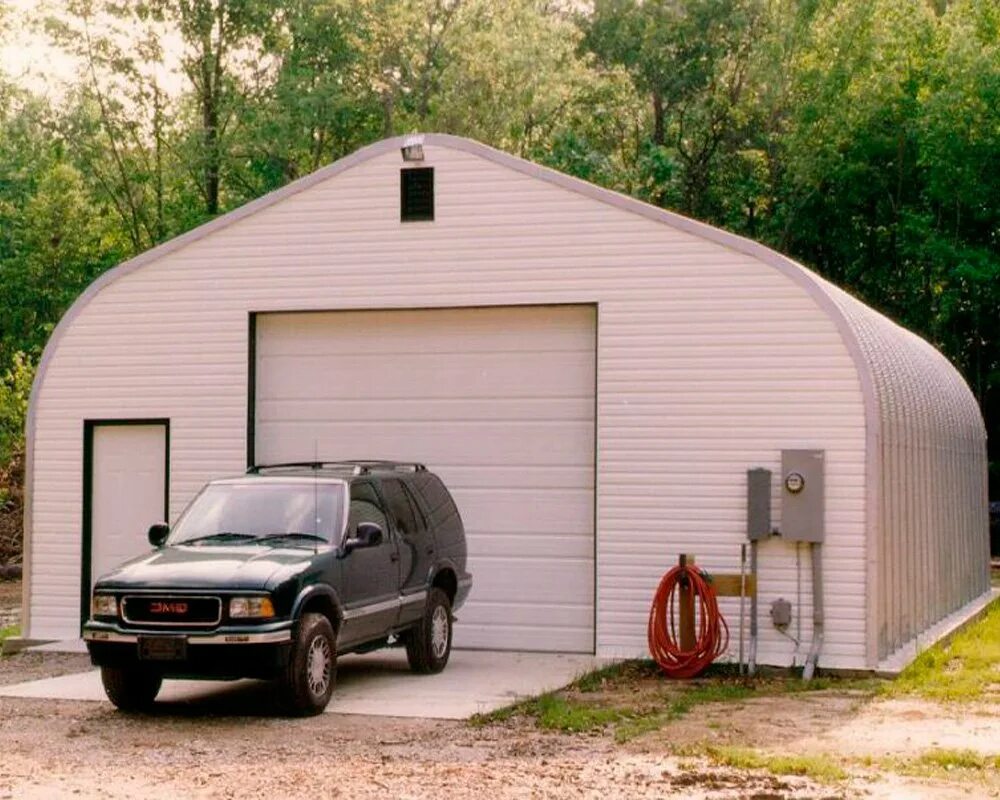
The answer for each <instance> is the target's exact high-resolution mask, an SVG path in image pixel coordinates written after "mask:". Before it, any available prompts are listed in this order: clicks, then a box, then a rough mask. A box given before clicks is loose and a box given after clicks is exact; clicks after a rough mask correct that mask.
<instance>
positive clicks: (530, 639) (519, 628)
mask: <svg viewBox="0 0 1000 800" xmlns="http://www.w3.org/2000/svg"><path fill="white" fill-rule="evenodd" d="M460 613H461V612H460ZM539 616H541V615H539ZM593 630H594V628H593V622H591V623H590V624H589V625H588V626H587V627H586V628H584V627H579V628H575V627H572V628H570V627H563V628H560V627H556V626H554V625H549V624H548V623H546V624H544V625H534V626H528V625H504V624H501V623H497V622H490V623H487V624H478V625H477V624H473V623H466V622H465V620H464V619H462V620H461V621H460V622H459V624H458V625H456V626H455V643H456V646H461V647H467V648H470V649H477V650H495V649H497V644H496V643H497V642H508V641H514V642H517V643H518V645H517V647H516V649H518V650H537V651H545V652H554V653H575V652H593V645H591V646H590V648H589V650H586V651H581V650H580V642H581V641H583V640H584V639H585V638H587V637H592V636H593ZM459 637H461V645H459V644H458V640H459Z"/></svg>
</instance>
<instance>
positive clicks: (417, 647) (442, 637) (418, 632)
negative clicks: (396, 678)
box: [406, 588, 452, 674]
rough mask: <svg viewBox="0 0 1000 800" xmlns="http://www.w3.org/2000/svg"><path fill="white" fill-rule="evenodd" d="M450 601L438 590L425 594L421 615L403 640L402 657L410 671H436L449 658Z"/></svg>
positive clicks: (438, 670)
mask: <svg viewBox="0 0 1000 800" xmlns="http://www.w3.org/2000/svg"><path fill="white" fill-rule="evenodd" d="M451 622H452V618H451V601H450V600H449V599H448V595H446V594H445V593H444V592H443V591H441V590H440V589H438V588H434V589H431V590H430V592H429V593H428V595H427V607H426V608H425V609H424V616H423V618H422V619H421V620H420V622H418V623H417V624H416V625H415V626H414V627H413V628H412V629H411V630H410V632H409V634H408V635H407V637H406V658H407V660H408V661H409V662H410V669H412V670H413V671H414V672H422V673H424V674H430V673H434V672H440V671H441V670H443V669H444V668H445V665H446V664H447V663H448V656H450V655H451Z"/></svg>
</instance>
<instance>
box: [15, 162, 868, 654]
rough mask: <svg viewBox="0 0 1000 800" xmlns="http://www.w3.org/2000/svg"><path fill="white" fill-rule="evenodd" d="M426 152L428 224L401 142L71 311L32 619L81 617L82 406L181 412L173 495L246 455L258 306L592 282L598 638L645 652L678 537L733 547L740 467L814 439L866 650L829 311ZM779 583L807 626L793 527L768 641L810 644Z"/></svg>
mask: <svg viewBox="0 0 1000 800" xmlns="http://www.w3.org/2000/svg"><path fill="white" fill-rule="evenodd" d="M425 151H426V152H427V155H428V162H427V163H428V165H432V166H434V167H435V169H436V177H437V219H436V221H435V222H433V223H426V224H425V223H410V224H405V225H401V224H400V222H399V206H398V203H399V186H398V172H399V167H400V161H399V156H398V153H396V152H395V151H392V152H389V153H385V154H382V155H378V156H375V157H372V158H371V159H370V160H367V161H364V162H362V163H360V164H358V165H356V166H354V167H353V168H351V169H349V170H348V171H346V172H343V173H341V174H339V175H338V176H336V177H334V178H331V179H330V180H327V181H324V182H322V183H319V184H317V185H315V186H312V187H311V188H308V189H305V190H303V191H302V192H300V193H298V194H296V195H293V196H291V197H287V198H285V199H284V200H282V201H281V202H279V203H277V204H275V205H272V206H270V207H267V208H264V209H263V210H261V211H259V212H258V213H256V214H255V215H253V216H252V217H248V218H245V219H243V220H241V221H238V222H235V223H234V224H232V225H230V226H229V227H226V228H224V229H222V230H219V231H216V232H215V233H213V234H212V235H211V236H208V237H207V238H204V239H201V240H199V241H195V242H193V243H191V244H188V245H187V246H185V247H183V249H180V250H177V251H175V252H172V253H169V254H167V255H165V256H164V257H163V258H161V259H160V260H158V261H157V262H156V263H154V264H151V265H148V266H144V267H142V268H140V269H138V270H136V271H135V272H132V273H130V274H127V275H125V276H123V277H121V278H120V279H118V280H116V281H115V282H113V283H111V284H110V285H108V286H107V287H106V288H104V289H103V290H102V291H100V293H99V294H97V295H96V297H95V298H94V299H93V300H92V301H91V302H90V303H89V304H88V305H87V306H85V307H84V308H83V310H82V312H81V313H80V314H79V316H78V317H77V318H76V319H75V320H74V322H73V324H72V325H70V326H69V327H67V329H66V330H65V333H64V335H63V337H62V339H61V341H60V342H59V344H58V347H57V348H56V349H55V350H54V351H53V352H52V353H51V360H50V364H49V367H48V372H47V374H46V376H45V378H44V382H43V384H42V385H41V387H40V390H39V391H40V395H39V397H38V398H37V400H36V402H37V407H36V438H35V451H34V465H35V475H34V487H33V495H32V500H33V508H32V510H33V536H32V542H31V546H32V559H31V562H30V565H31V581H32V597H31V609H30V610H31V617H30V619H31V635H32V636H38V637H49V636H68V635H73V634H75V632H76V608H77V603H78V599H77V598H78V594H77V593H78V587H79V560H80V552H79V550H80V537H79V531H80V513H81V511H80V501H81V498H80V494H81V490H80V486H81V476H80V471H81V467H80V465H81V440H82V433H81V430H82V420H83V419H84V418H85V417H101V416H109V417H110V416H113V417H124V416H150V417H151V416H156V417H170V418H171V451H172V452H171V469H172V475H171V514H172V515H173V516H176V514H177V513H178V512H179V511H180V510H181V508H182V507H183V505H184V504H185V503H186V502H187V500H188V499H189V498H190V497H191V495H192V493H193V492H194V491H195V490H196V489H197V488H198V486H199V485H200V484H201V483H202V482H203V481H205V480H206V479H208V478H210V477H213V476H216V475H218V474H220V473H231V472H238V471H241V469H242V467H243V465H244V452H245V413H246V385H247V358H248V355H247V341H246V338H247V314H248V312H250V311H263V310H283V309H284V310H303V309H348V308H393V307H403V308H407V307H415V306H451V307H461V306H480V305H517V304H542V303H597V304H598V305H599V312H598V338H599V344H598V354H597V357H598V387H597V388H598V408H597V412H598V442H597V460H598V487H597V549H598V567H597V607H598V612H597V644H598V652H599V653H601V654H607V655H637V654H642V653H644V652H645V651H646V642H645V623H646V615H647V612H648V604H649V601H650V598H651V596H652V592H653V589H654V587H655V585H656V583H657V581H658V579H659V577H660V575H661V574H662V573H663V571H664V570H665V569H666V568H668V567H669V566H670V565H671V564H673V563H674V562H675V560H676V557H677V554H678V553H680V552H683V551H687V552H692V553H695V554H697V556H698V558H699V561H700V563H702V564H704V565H705V566H706V567H707V568H709V569H710V570H713V569H714V570H723V569H725V570H736V569H738V560H739V549H740V544H741V542H742V541H743V539H744V526H745V470H746V469H747V468H748V467H753V466H765V467H769V468H770V469H772V470H774V471H775V472H777V471H778V469H779V466H780V450H781V448H822V449H825V450H826V453H827V459H826V464H827V479H826V485H827V489H828V493H829V495H828V502H827V509H828V511H827V534H828V540H827V543H826V546H825V564H826V572H827V584H826V585H827V591H828V595H827V598H828V599H827V612H828V621H827V632H828V633H827V639H826V646H825V649H824V654H823V658H822V659H821V664H823V665H827V666H841V667H861V666H864V665H865V633H866V631H865V586H866V581H865V557H866V549H865V548H866V537H865V468H866V466H865V465H866V462H865V419H864V406H863V398H862V393H861V389H860V385H859V377H858V374H857V371H856V368H855V366H854V363H853V361H852V359H851V356H850V354H849V353H848V350H847V348H846V347H845V344H844V341H843V340H842V338H841V335H840V333H839V332H838V329H837V327H836V325H835V323H834V322H833V321H832V319H831V318H830V316H829V315H828V314H827V313H825V312H823V311H821V310H820V309H819V308H818V307H817V303H816V301H815V300H813V299H812V298H811V297H810V295H809V294H808V293H807V292H806V291H805V290H804V289H803V288H802V286H801V285H799V284H798V283H796V282H795V281H793V280H792V279H790V278H789V277H787V276H786V275H784V274H782V273H781V272H779V271H778V270H776V269H775V268H773V267H772V266H769V265H766V264H764V263H762V262H761V261H760V260H758V259H756V258H754V257H752V256H749V255H746V254H743V253H739V252H736V251H735V250H731V249H729V248H726V247H723V246H721V245H719V244H716V243H713V242H711V241H708V240H706V239H704V238H702V237H700V236H696V235H692V234H691V233H687V232H684V231H681V230H678V229H675V228H672V227H670V226H667V225H663V224H661V223H659V222H655V221H652V220H650V219H646V218H644V217H642V216H639V215H637V214H632V213H628V212H627V211H624V210H622V209H619V208H615V207H613V206H611V205H608V204H606V203H602V202H598V201H595V200H594V199H591V198H588V197H584V196H583V195H581V194H578V193H576V192H572V191H567V190H566V189H564V188H561V187H559V186H556V185H553V184H552V183H549V182H546V181H541V180H537V179H535V178H532V177H529V176H527V175H525V174H522V173H520V172H516V171H514V170H512V169H508V168H506V167H503V166H500V165H498V164H496V163H493V162H491V161H488V160H485V159H483V158H480V157H478V156H475V155H472V154H470V153H468V152H464V151H461V150H459V149H453V148H450V147H441V146H437V145H428V146H425ZM775 491H777V489H776V488H775ZM775 507H776V508H777V507H778V504H777V501H776V502H775ZM776 523H778V524H780V519H777V520H776ZM778 596H784V597H786V598H788V599H790V600H792V601H793V602H795V600H796V598H797V597H798V596H801V597H802V608H801V609H797V611H800V612H801V613H800V616H801V618H802V625H801V628H802V635H803V636H804V637H806V639H807V640H808V636H809V624H808V620H809V619H810V609H809V608H808V598H809V597H810V589H809V581H808V560H807V559H803V569H802V570H801V571H799V570H797V569H796V558H795V550H794V547H793V546H792V545H788V544H785V543H783V542H780V541H770V542H767V543H765V544H764V545H763V546H762V548H761V631H762V641H761V645H760V650H759V655H760V660H761V661H762V662H763V663H773V664H788V663H790V662H791V659H792V650H793V648H794V646H793V645H792V644H791V643H790V642H789V641H788V640H786V639H784V638H782V637H781V636H780V635H779V634H777V632H775V631H774V630H773V628H772V627H771V626H770V624H769V621H768V617H767V607H768V604H769V603H770V601H771V600H772V599H774V598H776V597H778ZM726 610H727V611H728V612H729V614H730V618H731V620H732V621H733V624H734V628H735V610H736V606H735V604H733V603H728V602H727V604H726ZM793 627H795V623H793ZM800 663H801V660H800Z"/></svg>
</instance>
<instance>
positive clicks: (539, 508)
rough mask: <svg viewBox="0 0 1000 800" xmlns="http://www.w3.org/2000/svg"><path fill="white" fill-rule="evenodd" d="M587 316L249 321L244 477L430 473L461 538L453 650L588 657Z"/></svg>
mask: <svg viewBox="0 0 1000 800" xmlns="http://www.w3.org/2000/svg"><path fill="white" fill-rule="evenodd" d="M596 322H597V321H596V313H595V309H594V308H593V307H592V306H533V307H503V308H465V309H435V310H421V311H359V312H330V313H298V314H296V313H289V314H285V313H275V314H261V315H260V316H259V317H258V318H257V342H256V345H257V349H256V356H257V361H256V393H255V397H256V414H255V420H256V427H255V432H256V461H257V463H258V464H267V463H276V462H281V461H311V460H313V459H315V458H317V457H318V458H320V459H341V458H386V459H398V460H401V461H406V460H412V461H420V462H424V463H426V464H427V466H428V467H429V468H430V469H433V470H434V471H435V472H437V473H438V474H439V475H440V476H441V478H442V479H443V480H444V482H445V484H446V485H447V486H448V488H449V489H451V491H452V493H453V495H454V497H455V502H456V503H457V504H458V509H459V511H460V513H461V515H462V519H463V520H464V522H465V530H466V535H467V540H468V547H469V570H470V571H471V572H472V574H473V586H472V593H471V594H470V596H469V600H468V603H467V604H466V605H465V607H463V608H462V609H461V610H460V611H459V612H458V619H459V622H458V624H457V625H456V627H455V644H456V646H459V647H470V648H490V649H513V650H549V651H575V652H593V650H594V391H595V390H594V385H595V335H596Z"/></svg>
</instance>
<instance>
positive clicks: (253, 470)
mask: <svg viewBox="0 0 1000 800" xmlns="http://www.w3.org/2000/svg"><path fill="white" fill-rule="evenodd" d="M281 469H314V470H321V469H350V470H351V471H352V473H353V474H354V475H366V474H368V473H370V472H372V471H373V470H409V471H411V472H426V471H427V467H426V466H424V465H423V464H418V463H417V462H415V461H381V460H378V459H356V460H355V459H350V460H345V461H287V462H284V463H281V464H255V465H254V466H252V467H249V468H248V469H247V474H248V475H259V474H260V473H261V472H262V471H264V470H281Z"/></svg>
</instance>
